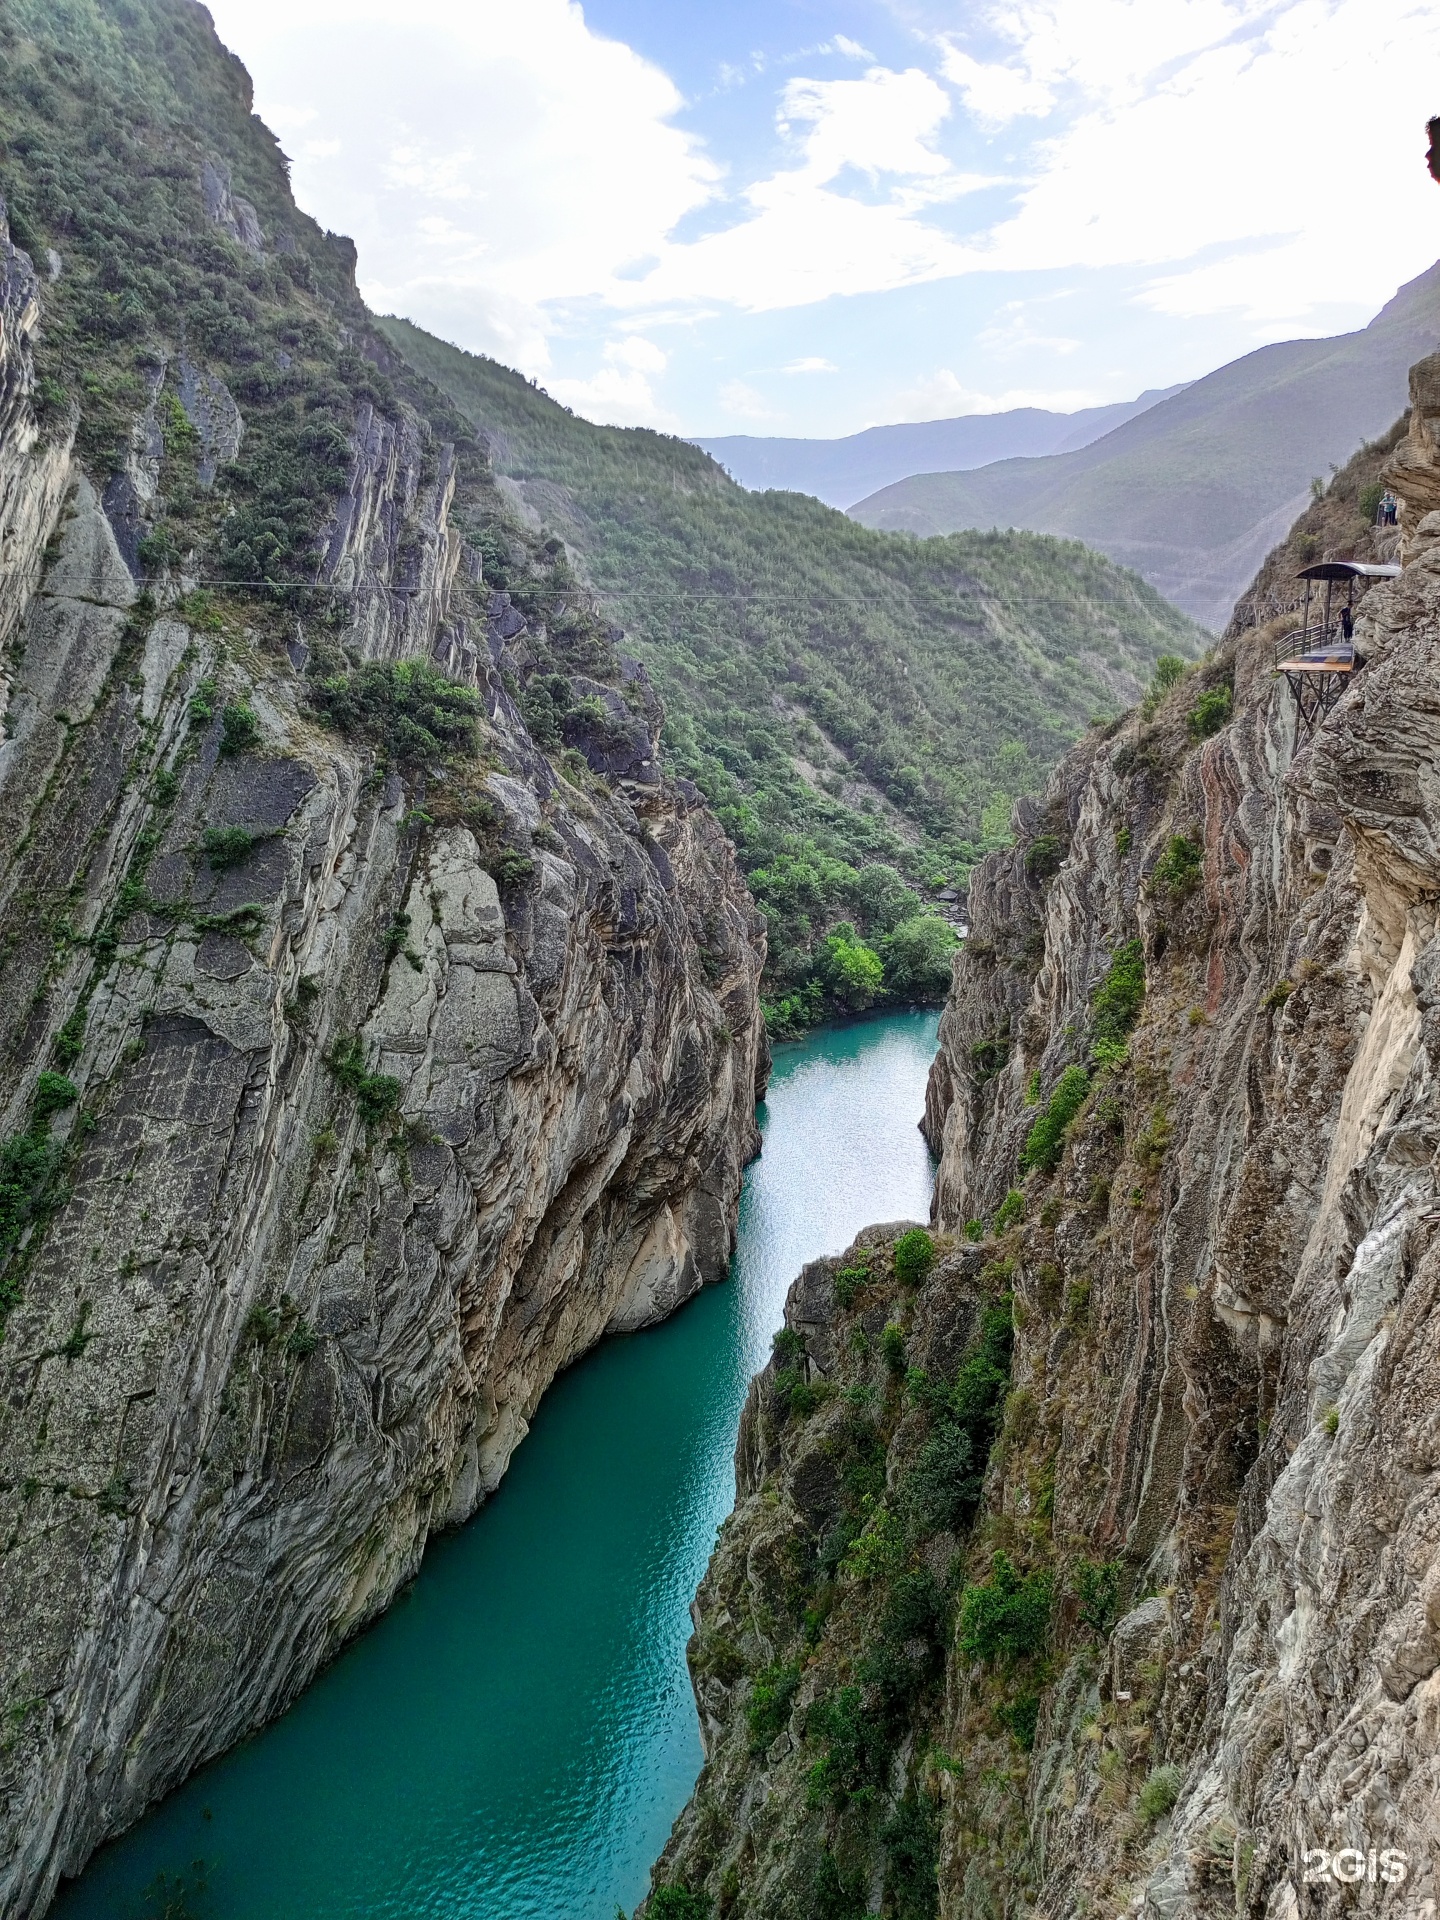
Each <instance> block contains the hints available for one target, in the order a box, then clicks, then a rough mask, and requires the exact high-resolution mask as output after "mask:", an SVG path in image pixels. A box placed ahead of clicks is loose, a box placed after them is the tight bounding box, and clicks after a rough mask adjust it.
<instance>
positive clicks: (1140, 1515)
mask: <svg viewBox="0 0 1440 1920" xmlns="http://www.w3.org/2000/svg"><path fill="white" fill-rule="evenodd" d="M1437 365H1440V361H1437V359H1430V360H1427V361H1422V362H1421V363H1420V364H1419V365H1418V366H1417V367H1416V368H1415V369H1414V371H1413V373H1412V376H1411V397H1412V410H1411V416H1410V428H1409V433H1408V435H1407V437H1406V438H1405V439H1404V440H1403V441H1401V442H1400V444H1399V446H1398V447H1397V448H1396V450H1395V451H1394V452H1393V454H1392V455H1391V456H1390V462H1389V465H1388V466H1387V468H1386V471H1385V476H1384V477H1385V479H1386V480H1387V482H1388V483H1389V484H1391V485H1392V486H1393V487H1394V488H1395V489H1396V491H1397V492H1398V493H1399V494H1400V495H1401V497H1402V499H1403V501H1404V503H1405V505H1404V509H1403V511H1402V515H1401V531H1400V535H1399V540H1400V558H1401V559H1402V561H1403V563H1404V566H1403V572H1402V573H1401V575H1400V577H1399V578H1398V579H1396V580H1394V581H1393V582H1388V583H1382V584H1380V585H1378V586H1377V587H1376V588H1375V589H1374V590H1373V591H1372V592H1371V593H1370V594H1369V595H1368V596H1367V597H1366V598H1365V599H1364V601H1363V603H1362V609H1361V613H1360V616H1359V619H1358V622H1357V647H1358V651H1359V653H1360V655H1361V657H1362V658H1363V661H1364V666H1363V671H1361V672H1359V673H1357V674H1356V676H1355V678H1354V682H1353V685H1351V686H1350V687H1349V689H1348V690H1347V691H1346V692H1345V694H1344V695H1343V697H1342V698H1341V699H1340V701H1339V703H1338V704H1337V705H1336V706H1335V707H1334V709H1333V711H1332V712H1331V713H1330V715H1329V717H1328V718H1327V719H1326V720H1325V722H1324V724H1323V725H1321V726H1320V727H1319V728H1318V729H1317V730H1316V731H1315V732H1314V734H1313V736H1310V737H1306V736H1305V735H1304V734H1303V733H1302V732H1300V731H1298V730H1297V723H1296V711H1295V707H1294V704H1293V701H1292V698H1291V695H1290V693H1289V691H1288V690H1287V687H1286V684H1285V682H1284V680H1283V678H1280V677H1278V676H1276V674H1275V673H1274V671H1273V663H1274V659H1275V657H1276V644H1277V642H1283V640H1284V638H1285V636H1286V634H1287V633H1289V632H1291V631H1292V630H1293V629H1294V627H1295V626H1296V624H1297V621H1296V616H1295V615H1294V614H1286V615H1282V616H1280V617H1279V618H1277V619H1275V620H1274V621H1271V622H1270V623H1268V624H1267V625H1264V626H1261V627H1249V628H1246V629H1245V630H1243V631H1233V630H1232V632H1231V633H1230V634H1228V635H1227V637H1226V639H1225V641H1224V642H1223V643H1222V645H1221V646H1220V647H1219V648H1217V650H1216V651H1215V653H1214V654H1212V655H1211V656H1210V657H1209V658H1208V659H1207V660H1206V661H1205V662H1204V663H1203V664H1202V665H1201V666H1200V667H1199V668H1198V669H1197V670H1195V671H1193V672H1191V673H1186V674H1184V675H1181V676H1178V677H1177V678H1176V679H1174V680H1173V681H1172V682H1171V684H1170V685H1169V686H1168V687H1166V686H1164V685H1157V687H1156V689H1155V690H1154V692H1152V695H1151V696H1150V697H1149V699H1147V701H1146V703H1145V704H1144V706H1142V708H1141V709H1140V710H1138V711H1136V712H1134V713H1132V714H1131V715H1130V716H1128V717H1127V718H1126V719H1125V720H1124V721H1123V722H1122V723H1119V724H1118V725H1112V726H1109V727H1105V728H1099V729H1096V730H1094V731H1093V732H1092V733H1091V734H1090V735H1089V736H1088V737H1087V739H1086V740H1085V741H1084V742H1082V743H1081V745H1079V746H1078V747H1077V748H1076V749H1075V750H1074V752H1072V753H1071V754H1070V755H1069V756H1068V757H1067V758H1066V759H1065V760H1064V761H1063V762H1062V763H1061V765H1060V767H1059V768H1058V769H1057V770H1056V772H1055V774H1054V775H1053V776H1052V777H1051V779H1050V781H1049V783H1048V784H1047V786H1046V787H1045V789H1044V791H1043V793H1042V794H1041V795H1040V796H1039V797H1038V798H1037V799H1036V800H1034V801H1026V802H1021V803H1020V804H1019V805H1018V806H1017V808H1016V811H1015V816H1014V829H1015V845H1014V847H1013V849H1012V850H1011V851H1009V852H1005V853H1000V854H995V855H992V856H991V857H990V858H989V859H988V860H986V861H985V862H984V863H982V865H981V866H980V867H978V868H977V869H976V870H975V872H974V874H973V876H972V880H971V888H970V922H971V937H970V939H969V941H968V942H967V944H966V947H965V949H964V950H963V952H962V953H961V954H960V956H959V957H958V958H957V960H956V964H955V980H954V986H953V990H952V993H951V997H950V1000H949V1003H948V1005H947V1008H946V1012H945V1014H944V1017H943V1019H942V1022H941V1030H940V1053H939V1056H938V1058H937V1060H936V1063H935V1066H934V1068H933V1070H932V1075H931V1080H930V1087H929V1094H928V1100H927V1115H926V1127H927V1132H928V1135H929V1138H930V1140H931V1143H932V1145H933V1147H934V1148H935V1150H936V1152H937V1153H938V1155H939V1162H940V1164H939V1172H938V1177H937V1183H936V1189H935V1199H934V1207H933V1218H932V1221H931V1231H930V1237H929V1239H928V1242H927V1244H928V1249H929V1251H928V1253H927V1254H926V1255H925V1257H924V1258H919V1257H917V1255H916V1253H915V1246H916V1229H915V1228H914V1227H913V1226H911V1227H908V1228H905V1227H903V1226H892V1227H877V1228H873V1229H869V1230H867V1231H866V1232H864V1233H862V1234H861V1235H860V1236H859V1239H858V1241H857V1242H856V1243H855V1245H854V1246H852V1247H851V1249H850V1250H849V1251H848V1252H847V1253H846V1254H844V1255H842V1256H839V1257H838V1258H832V1259H826V1260H822V1261H819V1262H815V1263H813V1264H812V1265H811V1266H809V1267H807V1268H806V1270H805V1271H804V1273H802V1275H801V1276H800V1278H799V1279H798V1280H797V1281H796V1283H795V1285H794V1286H793V1287H792V1289H791V1293H790V1296H789V1300H788V1302H787V1306H786V1328H785V1331H784V1333H783V1334H782V1335H781V1336H780V1337H779V1338H778V1339H777V1343H776V1348H777V1350H776V1354H775V1357H774V1358H773V1359H772V1361H771V1363H770V1365H769V1366H768V1367H767V1369H766V1370H765V1371H764V1372H763V1373H762V1374H761V1375H760V1376H758V1377H757V1379H756V1381H755V1382H754V1384H753V1386H752V1389H751V1395H750V1399H749V1402H748V1403H747V1407H746V1411H745V1415H744V1417H743V1421H742V1427H741V1439H740V1445H739V1450H738V1455H737V1482H738V1498H737V1505H736V1509H735V1512H734V1514H733V1516H732V1518H731V1520H730V1521H729V1522H728V1523H727V1526H726V1528H725V1530H724V1532H723V1534H722V1538H721V1542H720V1545H719V1546H718V1548H717V1552H716V1555H715V1558H714V1560H713V1561H712V1564H711V1567H710V1570H709V1572H708V1574H707V1576H706V1579H705V1581H704V1583H703V1584H702V1586H701V1589H700V1594H699V1597H698V1601H697V1607H696V1614H695V1618H696V1627H697V1630H696V1634H695V1637H694V1638H693V1639H692V1642H691V1647H690V1659H691V1666H692V1675H693V1677H694V1681H695V1686H696V1695H697V1704H698V1706H699V1710H700V1713H701V1719H702V1726H703V1727H704V1730H705V1740H706V1750H707V1760H706V1766H705V1769H704V1771H703V1773H702V1775H701V1779H700V1782H699V1785H698V1788H697V1791H696V1795H695V1797H694V1799H693V1800H692V1802H691V1804H690V1806H689V1807H688V1808H687V1809H686V1811H685V1813H684V1814H682V1816H681V1818H680V1820H679V1821H678V1822H677V1825H676V1829H675V1832H674V1834H673V1835H672V1838H671V1841H670V1844H669V1846H668V1848H667V1850H666V1853H665V1855H664V1857H663V1859H662V1861H661V1862H660V1864H659V1866H658V1867H657V1870H656V1876H655V1890H654V1891H653V1892H652V1895H651V1898H650V1901H649V1903H648V1906H647V1908H646V1912H647V1913H650V1914H652V1915H658V1914H662V1913H673V1914H677V1915H681V1914H685V1913H687V1912H689V1911H694V1912H702V1911H707V1912H708V1911H712V1910H713V1911H714V1912H715V1913H717V1914H720V1915H724V1914H728V1913H739V1912H744V1913H747V1914H765V1915H772V1914H773V1915H777V1916H778V1915H780V1914H790V1913H796V1914H802V1913H803V1914H813V1915H816V1916H822V1915H835V1916H838V1915H848V1914H851V1913H856V1914H858V1913H862V1912H874V1911H876V1910H881V1911H885V1912H890V1913H894V1914H896V1915H907V1916H908V1915H911V1914H915V1915H921V1914H935V1913H937V1912H938V1913H939V1914H942V1915H945V1916H947V1920H950V1917H954V1920H959V1917H960V1916H965V1920H971V1917H972V1916H974V1917H975V1920H978V1917H979V1916H981V1915H996V1914H1005V1915H1017V1916H1018V1915H1020V1914H1024V1913H1040V1914H1044V1915H1046V1916H1053V1917H1056V1920H1058V1916H1061V1915H1064V1916H1071V1915H1074V1916H1079V1915H1083V1914H1091V1913H1095V1912H1097V1911H1100V1912H1111V1913H1120V1912H1134V1913H1138V1914H1143V1915H1146V1916H1153V1920H1180V1916H1185V1917H1186V1920H1188V1917H1189V1916H1195V1920H1200V1917H1201V1916H1204V1917H1205V1920H1218V1916H1219V1915H1221V1914H1225V1915H1231V1914H1243V1915H1250V1916H1255V1920H1260V1916H1262V1915H1263V1916H1266V1920H1290V1917H1291V1916H1295V1915H1301V1914H1304V1915H1311V1914H1321V1913H1332V1912H1338V1911H1340V1910H1342V1908H1343V1909H1344V1910H1358V1911H1365V1912H1368V1911H1377V1912H1378V1911H1395V1912H1401V1911H1404V1912H1406V1913H1413V1912H1418V1911H1427V1910H1428V1908H1427V1907H1426V1906H1425V1904H1424V1903H1426V1902H1433V1900H1434V1898H1435V1897H1436V1884H1435V1872H1436V1846H1437V1839H1440V1835H1437V1832H1436V1826H1435V1812H1434V1808H1435V1765H1436V1758H1435V1756H1436V1746H1437V1737H1436V1719H1435V1712H1436V1709H1435V1697H1436V1687H1437V1684H1440V1683H1437V1678H1436V1673H1437V1658H1440V1654H1437V1649H1436V1644H1435V1628H1434V1620H1435V1602H1434V1592H1435V1588H1436V1580H1437V1572H1436V1568H1437V1558H1436V1556H1437V1545H1440V1528H1437V1522H1436V1508H1435V1502H1436V1498H1437V1489H1440V1477H1437V1475H1440V1463H1437V1458H1436V1455H1435V1446H1434V1419H1435V1416H1434V1395H1435V1378H1436V1374H1435V1368H1436V1360H1435V1354H1434V1322H1435V1313H1434V1302H1435V1295H1436V1287H1437V1284H1440V1254H1437V1250H1436V1243H1435V1238H1434V1230H1435V1225H1436V1222H1437V1219H1440V1206H1437V1197H1436V1175H1435V1168H1436V1153H1437V1148H1440V1121H1437V1114H1436V1105H1435V1091H1434V1089H1435V1074H1436V1068H1437V1055H1436V1044H1437V1038H1436V1036H1437V1031H1440V1030H1437V1028H1436V1020H1435V1006H1434V999H1435V987H1434V978H1435V969H1436V961H1437V953H1440V948H1437V945H1436V922H1435V904H1434V903H1435V900H1436V898H1437V896H1440V853H1437V827H1440V820H1437V814H1436V807H1437V798H1436V792H1435V782H1434V774H1433V769H1434V766H1435V764H1436V759H1437V743H1440V731H1437V729H1440V702H1437V694H1436V683H1435V672H1434V660H1435V647H1436V642H1437V637H1440V513H1437V512H1435V511H1433V501H1434V499H1435V497H1436V496H1435V492H1434V487H1435V476H1436V474H1437V472H1440V460H1437V449H1436V442H1435V439H1434V420H1435V417H1436V413H1435V406H1434V399H1433V395H1434V391H1435V378H1436V370H1437ZM1319 511H1320V510H1319V508H1318V507H1317V509H1316V512H1317V514H1318V513H1319ZM947 1462H948V1463H949V1464H948V1466H947ZM942 1470H943V1472H942ZM937 1473H941V1480H940V1492H941V1493H942V1494H943V1496H944V1497H942V1498H937V1497H936V1494H937ZM967 1474H968V1476H969V1478H968V1482H967V1480H966V1478H965V1475H967ZM946 1475H948V1478H946V1477H945V1476H946ZM967 1485H968V1492H967V1490H966V1489H967ZM947 1488H948V1492H947V1491H946V1489H947ZM1357 1863H1358V1864H1357ZM686 1901H693V1902H696V1903H699V1902H706V1903H711V1904H707V1905H703V1906H702V1905H700V1904H695V1905H693V1907H690V1908H687V1906H686V1904H685V1902H686Z"/></svg>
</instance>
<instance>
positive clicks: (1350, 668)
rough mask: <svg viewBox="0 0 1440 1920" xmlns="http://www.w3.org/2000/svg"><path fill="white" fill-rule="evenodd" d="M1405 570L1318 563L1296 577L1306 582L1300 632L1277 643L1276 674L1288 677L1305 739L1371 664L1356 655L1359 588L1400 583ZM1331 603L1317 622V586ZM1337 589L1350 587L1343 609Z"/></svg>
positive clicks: (1355, 562)
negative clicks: (1321, 586)
mask: <svg viewBox="0 0 1440 1920" xmlns="http://www.w3.org/2000/svg"><path fill="white" fill-rule="evenodd" d="M1399 574H1400V568H1399V567H1398V566H1396V565H1394V564H1393V563H1390V562H1383V563H1382V562H1379V561H1373V560H1317V561H1316V562H1315V563H1314V564H1313V565H1312V566H1308V567H1302V568H1301V569H1300V572H1299V573H1298V574H1297V575H1296V576H1295V577H1296V578H1297V579H1298V580H1303V581H1304V582H1305V605H1304V609H1303V611H1302V613H1301V618H1300V627H1299V629H1298V631H1296V632H1294V633H1287V634H1283V635H1282V636H1281V637H1280V639H1278V640H1277V641H1276V642H1275V671H1276V673H1283V674H1284V676H1285V679H1286V683H1287V684H1288V686H1289V688H1290V691H1291V693H1292V694H1294V696H1295V707H1296V711H1297V713H1298V715H1299V720H1300V737H1301V739H1302V740H1305V739H1308V738H1309V737H1310V735H1311V734H1312V733H1313V732H1314V731H1315V729H1316V727H1318V726H1319V725H1320V724H1321V722H1322V721H1323V720H1324V718H1325V716H1326V714H1328V713H1329V711H1330V709H1331V708H1332V707H1333V706H1334V705H1335V702H1336V701H1337V700H1338V699H1339V698H1340V695H1341V694H1342V693H1343V692H1344V690H1345V686H1346V684H1347V681H1348V679H1349V676H1350V675H1351V674H1353V673H1354V672H1356V670H1357V669H1358V668H1360V667H1362V666H1363V665H1364V664H1365V663H1364V660H1363V658H1362V657H1361V656H1360V655H1358V654H1357V653H1356V651H1355V639H1354V631H1355V627H1354V613H1355V592H1356V588H1357V586H1359V587H1361V588H1364V587H1368V586H1369V585H1370V584H1371V583H1372V582H1373V581H1376V580H1395V579H1398V577H1399ZM1317 581H1321V582H1323V583H1324V587H1325V597H1324V601H1323V604H1322V605H1321V607H1320V608H1319V609H1317V611H1318V613H1319V616H1320V617H1319V619H1318V620H1315V619H1312V618H1311V601H1312V598H1313V595H1314V589H1315V583H1316V582H1317ZM1337 584H1343V585H1344V587H1345V599H1344V603H1343V605H1340V606H1337V605H1336V604H1335V600H1336V596H1335V588H1336V585H1337Z"/></svg>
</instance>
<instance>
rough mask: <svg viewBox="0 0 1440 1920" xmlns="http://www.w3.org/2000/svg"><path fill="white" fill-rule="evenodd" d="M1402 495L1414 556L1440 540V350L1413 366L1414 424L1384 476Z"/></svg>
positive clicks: (1403, 525) (1404, 534)
mask: <svg viewBox="0 0 1440 1920" xmlns="http://www.w3.org/2000/svg"><path fill="white" fill-rule="evenodd" d="M1381 477H1382V479H1383V480H1384V482H1385V485H1386V486H1387V487H1391V488H1393V489H1394V491H1395V493H1396V494H1397V495H1398V496H1399V499H1400V533H1401V541H1402V551H1403V553H1404V554H1405V557H1406V558H1408V559H1414V558H1416V557H1417V555H1418V553H1419V552H1420V551H1422V550H1423V549H1424V548H1425V547H1428V546H1431V545H1434V544H1436V543H1437V542H1440V519H1435V520H1434V523H1433V525H1427V524H1426V522H1427V521H1429V520H1430V519H1431V518H1432V516H1434V515H1437V514H1440V353H1432V354H1430V355H1429V356H1428V357H1427V358H1426V359H1424V360H1417V361H1416V363H1415V365H1414V366H1413V367H1412V368H1411V369H1410V425H1409V431H1408V432H1407V433H1406V435H1405V438H1404V439H1403V440H1402V441H1401V442H1400V444H1399V446H1398V447H1397V448H1396V449H1395V452H1394V454H1393V456H1392V457H1391V460H1390V464H1389V465H1388V466H1387V467H1386V469H1385V471H1384V474H1383V475H1382V476H1381Z"/></svg>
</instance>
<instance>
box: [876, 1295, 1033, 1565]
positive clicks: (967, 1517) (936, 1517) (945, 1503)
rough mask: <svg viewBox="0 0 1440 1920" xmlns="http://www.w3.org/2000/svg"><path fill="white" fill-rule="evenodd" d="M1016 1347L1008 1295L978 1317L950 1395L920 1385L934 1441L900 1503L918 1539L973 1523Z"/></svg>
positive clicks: (914, 1469)
mask: <svg viewBox="0 0 1440 1920" xmlns="http://www.w3.org/2000/svg"><path fill="white" fill-rule="evenodd" d="M1013 1340H1014V1320H1013V1314H1012V1303H1011V1301H1010V1298H1009V1296H1008V1295H1007V1296H1006V1297H1005V1298H1003V1299H1002V1300H1001V1301H999V1302H997V1303H996V1304H995V1305H994V1306H989V1307H986V1308H985V1310H984V1312H983V1313H982V1314H981V1316H980V1331H979V1335H978V1337H977V1339H976V1341H975V1344H974V1346H973V1347H972V1348H971V1350H970V1352H969V1353H968V1354H967V1355H966V1358H965V1360H964V1362H963V1364H962V1365H961V1368H960V1371H959V1373H958V1374H957V1375H956V1377H955V1380H954V1383H953V1384H952V1385H951V1386H950V1387H949V1388H948V1389H944V1388H937V1387H936V1386H935V1385H934V1384H933V1383H932V1382H929V1381H926V1380H924V1379H923V1376H922V1379H921V1381H920V1382H917V1397H918V1398H919V1400H920V1401H921V1404H922V1405H923V1406H924V1407H925V1410H926V1412H927V1413H928V1414H929V1416H930V1435H929V1438H928V1439H927V1440H926V1442H925V1444H924V1446H923V1447H922V1448H921V1450H920V1453H919V1455H918V1456H917V1458H916V1460H915V1463H914V1465H913V1466H912V1467H911V1468H910V1469H909V1471H908V1472H907V1474H906V1475H905V1477H904V1479H903V1480H902V1482H901V1484H900V1488H899V1491H898V1496H897V1498H898V1504H899V1507H900V1509H901V1511H902V1512H903V1513H904V1514H905V1516H906V1517H907V1519H908V1522H909V1524H910V1527H911V1529H912V1531H913V1533H914V1535H915V1536H916V1537H917V1538H924V1537H925V1536H926V1535H927V1534H931V1533H939V1532H947V1533H959V1532H960V1531H962V1529H964V1528H965V1527H967V1526H968V1525H969V1524H970V1522H971V1520H972V1519H973V1518H974V1516H975V1512H976V1509H977V1508H978V1506H979V1504H980V1492H981V1488H982V1486H983V1485H984V1480H985V1468H986V1465H987V1463H988V1461H989V1458H990V1448H991V1446H992V1444H993V1443H994V1439H995V1436H996V1434H997V1433H998V1431H999V1428H1000V1416H1001V1409H1002V1408H1003V1406H1004V1401H1005V1390H1006V1388H1007V1387H1008V1386H1009V1384H1010V1349H1011V1345H1012V1343H1013Z"/></svg>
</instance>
